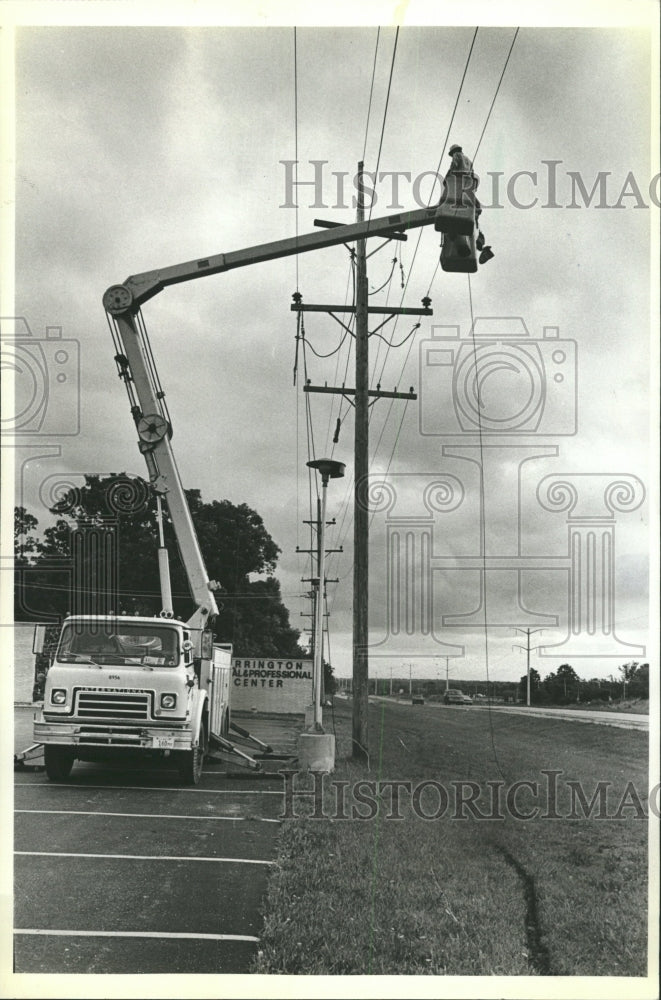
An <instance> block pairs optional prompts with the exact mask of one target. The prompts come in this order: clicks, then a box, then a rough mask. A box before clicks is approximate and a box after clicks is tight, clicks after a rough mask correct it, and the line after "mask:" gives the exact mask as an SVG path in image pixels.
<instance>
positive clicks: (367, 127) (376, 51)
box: [363, 27, 381, 160]
mask: <svg viewBox="0 0 661 1000" xmlns="http://www.w3.org/2000/svg"><path fill="white" fill-rule="evenodd" d="M380 34H381V28H380V27H378V28H377V29H376V46H375V48H374V64H373V66H372V83H371V84H370V99H369V104H368V106H367V124H366V125H365V142H364V143H363V160H364V159H365V151H366V149H367V134H368V132H369V127H370V113H371V111H372V94H373V92H374V76H375V73H376V57H377V55H378V52H379V35H380Z"/></svg>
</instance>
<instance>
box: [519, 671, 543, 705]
mask: <svg viewBox="0 0 661 1000" xmlns="http://www.w3.org/2000/svg"><path fill="white" fill-rule="evenodd" d="M540 683H541V677H540V676H539V671H537V670H535V668H534V667H531V668H530V702H531V704H533V703H534V702H536V701H539V687H540ZM527 700H528V674H527V673H526V674H524V675H523V677H522V678H521V680H520V681H519V701H523V702H526V701H527Z"/></svg>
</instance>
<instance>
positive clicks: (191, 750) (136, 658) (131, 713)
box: [34, 615, 230, 783]
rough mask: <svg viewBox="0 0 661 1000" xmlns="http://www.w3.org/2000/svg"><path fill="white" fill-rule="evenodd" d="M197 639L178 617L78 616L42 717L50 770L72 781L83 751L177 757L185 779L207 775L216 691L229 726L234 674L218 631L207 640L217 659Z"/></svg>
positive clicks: (39, 735)
mask: <svg viewBox="0 0 661 1000" xmlns="http://www.w3.org/2000/svg"><path fill="white" fill-rule="evenodd" d="M195 639H198V640H199V637H194V636H193V635H192V634H191V630H190V629H189V628H188V627H187V625H186V624H185V623H184V622H182V621H180V620H178V619H175V618H162V617H161V618H146V617H125V616H122V617H110V616H108V617H93V616H84V615H77V616H71V617H68V618H67V619H66V620H65V621H64V624H63V626H62V632H61V635H60V639H59V643H58V646H57V650H56V652H55V656H54V659H53V662H52V664H51V666H50V669H49V671H48V674H47V677H46V684H45V689H44V701H43V706H42V707H41V708H40V710H39V711H38V713H37V715H36V717H35V722H34V736H35V740H37V741H38V742H40V743H43V745H44V756H45V765H46V771H47V773H48V776H49V777H50V778H51V779H53V780H63V779H65V778H66V777H68V775H69V774H70V772H71V768H72V766H73V762H74V760H75V759H79V760H87V761H99V760H108V759H115V760H120V761H121V760H125V761H126V762H127V763H128V762H129V758H130V757H131V756H132V755H134V754H135V752H138V753H140V754H141V755H142V756H144V755H145V753H146V754H147V755H148V756H150V757H157V758H163V757H167V756H170V755H171V754H172V755H174V760H173V762H174V763H176V765H177V766H178V768H179V770H180V772H181V774H182V777H184V778H186V776H188V778H189V779H190V780H192V781H193V782H194V783H197V782H196V780H195V771H196V769H197V768H198V767H199V770H200V771H201V763H202V759H203V756H204V752H205V750H206V745H207V742H208V736H209V698H208V693H207V692H208V690H209V689H210V688H213V687H214V686H215V687H216V689H217V690H216V691H215V698H214V704H215V705H216V709H217V711H218V712H220V713H221V720H222V721H221V723H220V724H221V725H222V723H223V722H224V721H225V719H224V717H223V713H227V699H226V698H225V697H224V696H223V693H224V691H225V690H227V692H229V681H228V680H227V683H224V681H225V678H223V677H221V674H222V664H221V663H220V662H219V660H218V655H217V654H218V650H216V649H213V648H212V647H213V644H212V641H211V633H210V632H209V633H206V636H205V639H207V640H208V641H203V642H202V643H199V645H201V646H202V647H208V657H207V658H204V657H196V656H195V655H194V653H195V647H196V645H198V642H196V641H194V640H195ZM203 652H204V650H203ZM229 659H230V657H229V654H228V656H227V660H228V664H229ZM227 672H229V665H228V667H227ZM197 780H199V777H198V779H197Z"/></svg>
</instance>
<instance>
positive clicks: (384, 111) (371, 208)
mask: <svg viewBox="0 0 661 1000" xmlns="http://www.w3.org/2000/svg"><path fill="white" fill-rule="evenodd" d="M398 40H399V26H398V27H397V30H396V32H395V44H394V45H393V49H392V59H391V61H390V76H389V78H388V90H387V92H386V106H385V108H384V109H383V122H382V123H381V138H380V139H379V152H378V155H377V157H376V171H375V177H378V175H379V163H380V162H381V149H382V147H383V136H384V133H385V130H386V119H387V117H388V104H389V103H390V88H391V87H392V74H393V71H394V69H395V56H396V55H397V42H398ZM373 208H374V198H372V204H371V205H370V212H369V215H368V220H369V219H371V218H372V210H373Z"/></svg>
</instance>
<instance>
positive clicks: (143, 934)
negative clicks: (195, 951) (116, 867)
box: [14, 927, 259, 943]
mask: <svg viewBox="0 0 661 1000" xmlns="http://www.w3.org/2000/svg"><path fill="white" fill-rule="evenodd" d="M14 934H39V935H42V936H49V935H50V936H52V937H110V938H112V937H122V938H168V939H169V938H179V939H184V940H192V941H249V942H251V943H253V942H259V938H258V937H253V935H252V934H187V933H179V932H176V931H62V930H39V929H36V928H26V927H15V928H14Z"/></svg>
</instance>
